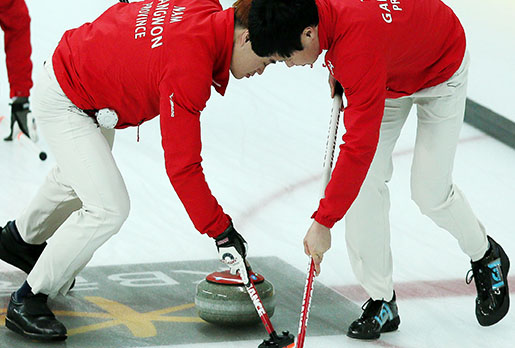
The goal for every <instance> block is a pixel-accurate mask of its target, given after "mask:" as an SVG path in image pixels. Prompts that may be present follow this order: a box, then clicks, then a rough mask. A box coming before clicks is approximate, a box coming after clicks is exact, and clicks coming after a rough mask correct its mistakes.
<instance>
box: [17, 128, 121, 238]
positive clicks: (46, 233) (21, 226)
mask: <svg viewBox="0 0 515 348" xmlns="http://www.w3.org/2000/svg"><path fill="white" fill-rule="evenodd" d="M100 130H101V132H102V134H103V135H104V137H105V138H106V140H107V143H108V144H109V147H110V148H111V149H112V147H113V142H114V130H113V129H106V128H100ZM81 207H82V202H81V200H80V199H79V198H78V197H77V194H76V193H75V191H74V190H73V188H72V187H71V186H70V184H68V183H67V182H66V179H65V178H64V177H63V175H62V173H61V170H60V169H59V167H58V166H57V165H56V166H55V167H54V168H52V170H51V171H50V173H48V176H47V177H46V179H45V182H44V183H43V185H42V186H41V187H40V189H39V191H38V192H37V194H36V196H35V197H34V198H33V199H32V201H31V202H30V203H29V206H28V207H27V208H25V211H24V212H23V213H22V214H21V215H20V216H19V217H18V219H17V220H16V226H17V228H18V231H19V232H20V235H21V237H22V239H23V240H24V241H25V242H27V243H29V244H42V243H43V242H45V241H46V240H47V239H48V238H50V237H51V236H53V234H54V233H55V231H56V230H57V228H58V227H59V226H61V225H62V224H63V222H64V221H65V220H66V219H67V218H68V217H69V216H70V214H71V213H73V212H74V211H76V210H79V209H80V208H81ZM29 227H30V228H29Z"/></svg>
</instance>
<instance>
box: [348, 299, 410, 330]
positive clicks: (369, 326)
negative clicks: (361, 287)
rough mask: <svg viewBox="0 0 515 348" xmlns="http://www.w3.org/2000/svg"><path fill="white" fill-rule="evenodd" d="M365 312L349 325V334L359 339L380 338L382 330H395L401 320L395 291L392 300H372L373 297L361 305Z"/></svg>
mask: <svg viewBox="0 0 515 348" xmlns="http://www.w3.org/2000/svg"><path fill="white" fill-rule="evenodd" d="M361 308H362V309H363V314H361V317H359V318H358V319H356V320H354V322H352V324H350V326H349V330H348V331H347V336H349V337H352V338H358V339H365V340H366V339H375V338H379V336H380V335H381V332H390V331H395V330H397V329H398V328H399V324H400V323H401V320H400V318H399V310H398V309H397V303H396V302H395V292H394V293H393V298H392V300H391V301H390V302H386V301H384V300H375V301H374V300H372V299H371V298H370V299H369V300H368V301H367V302H365V303H364V304H363V306H362V307H361Z"/></svg>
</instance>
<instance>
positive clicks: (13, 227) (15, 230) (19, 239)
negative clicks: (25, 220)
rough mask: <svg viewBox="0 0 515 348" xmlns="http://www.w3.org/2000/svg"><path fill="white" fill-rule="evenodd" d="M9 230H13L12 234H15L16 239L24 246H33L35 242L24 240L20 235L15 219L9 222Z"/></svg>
mask: <svg viewBox="0 0 515 348" xmlns="http://www.w3.org/2000/svg"><path fill="white" fill-rule="evenodd" d="M8 226H9V231H11V235H12V236H13V238H14V240H16V241H17V242H18V243H20V244H21V245H23V246H32V245H33V244H29V243H27V242H25V241H24V240H23V238H22V237H21V236H20V232H18V228H17V227H16V222H15V221H14V220H13V221H11V222H9V224H8Z"/></svg>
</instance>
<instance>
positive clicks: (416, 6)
mask: <svg viewBox="0 0 515 348" xmlns="http://www.w3.org/2000/svg"><path fill="white" fill-rule="evenodd" d="M316 3H317V7H318V11H319V20H320V22H319V26H318V35H319V40H320V48H321V49H322V50H327V53H326V55H325V64H326V65H327V68H328V69H329V72H330V73H331V74H332V75H333V76H334V77H335V79H336V80H337V81H339V82H340V83H341V85H342V87H343V88H344V90H345V96H346V98H347V107H346V108H345V115H344V124H345V129H346V133H345V134H344V136H343V144H342V145H341V146H340V153H339V156H338V159H337V161H336V164H335V168H334V170H333V172H332V175H331V180H330V181H329V184H328V185H327V188H326V190H325V198H323V199H321V200H320V204H319V207H318V210H317V211H316V212H315V213H314V214H313V218H314V219H315V220H316V221H317V222H319V223H321V224H322V225H325V226H326V227H329V228H331V227H332V226H333V225H334V224H335V223H336V222H337V221H339V220H340V219H342V218H343V216H344V215H345V213H346V212H347V210H348V209H349V207H350V206H351V204H352V202H353V201H354V200H355V198H356V197H357V195H358V193H359V189H360V188H361V185H362V184H363V181H364V180H365V177H366V174H367V171H368V169H369V167H370V163H371V162H372V159H373V157H374V153H375V150H376V147H377V142H378V139H379V129H380V127H381V120H382V117H383V111H384V105H385V98H398V97H401V96H407V95H411V94H413V93H414V92H417V91H419V90H421V89H424V88H427V87H431V86H435V85H437V84H439V83H442V82H444V81H446V80H448V79H449V78H450V77H451V76H452V75H453V74H454V73H455V72H456V71H457V70H458V68H459V66H460V65H461V62H462V60H463V57H464V54H465V33H464V31H463V28H462V26H461V24H460V22H459V20H458V18H457V17H456V16H455V14H454V13H453V12H452V10H451V9H450V8H449V7H447V6H446V5H445V4H444V3H442V2H441V1H440V0H361V1H360V0H349V1H341V0H316Z"/></svg>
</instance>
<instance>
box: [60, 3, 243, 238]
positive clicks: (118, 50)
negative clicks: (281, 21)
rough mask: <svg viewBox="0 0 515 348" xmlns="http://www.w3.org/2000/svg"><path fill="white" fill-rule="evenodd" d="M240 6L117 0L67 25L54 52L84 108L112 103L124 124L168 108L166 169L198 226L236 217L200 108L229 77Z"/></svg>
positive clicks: (213, 227) (70, 91)
mask: <svg viewBox="0 0 515 348" xmlns="http://www.w3.org/2000/svg"><path fill="white" fill-rule="evenodd" d="M233 35H234V10H233V9H232V8H230V9H227V10H225V11H223V10H222V7H221V6H220V4H219V2H218V1H217V0H172V1H168V0H154V1H144V2H136V3H131V4H123V3H120V4H117V5H114V6H112V7H111V8H109V9H108V10H107V11H106V12H104V13H103V14H102V15H101V16H100V17H99V18H98V19H96V20H95V21H94V22H92V23H86V24H84V25H82V26H81V27H79V28H77V29H73V30H69V31H67V32H66V33H65V34H64V36H63V38H62V39H61V41H60V43H59V45H58V47H57V49H56V51H55V53H54V55H53V58H52V62H53V66H54V70H55V74H56V77H57V80H58V82H59V85H60V86H61V88H62V89H63V91H64V93H65V94H66V96H67V97H68V98H70V100H71V101H72V102H73V103H74V104H75V105H76V106H77V107H79V108H81V109H84V110H91V109H93V110H94V109H101V108H111V109H114V110H115V111H116V112H117V114H118V118H119V120H118V124H117V126H116V128H125V127H129V126H138V125H140V124H141V123H142V122H145V121H148V120H150V119H152V118H154V117H156V116H157V115H158V114H160V124H161V135H162V146H163V149H164V157H165V165H166V171H167V174H168V176H169V178H170V181H171V183H172V185H173V187H174V189H175V191H176V192H177V195H178V196H179V198H180V200H181V201H182V203H183V205H184V207H185V208H186V211H187V212H188V215H189V216H190V218H191V220H192V222H193V224H194V225H195V227H196V228H197V229H198V230H199V231H200V232H201V233H206V234H207V235H209V236H210V237H215V236H217V235H219V234H220V233H222V232H223V231H224V230H225V229H226V228H227V227H228V226H229V224H230V217H229V216H228V215H226V214H225V213H224V211H223V210H222V207H221V206H220V205H219V204H218V202H217V201H216V199H215V197H214V196H213V195H212V194H211V191H210V189H209V187H208V185H207V183H206V180H205V177H204V173H203V169H202V166H201V162H202V158H201V155H200V152H201V145H202V144H201V138H200V120H199V117H200V112H201V110H202V109H204V107H205V105H206V102H207V100H208V99H209V96H210V93H211V86H212V85H213V86H214V87H215V89H216V90H217V91H218V92H219V93H220V94H222V95H223V94H224V93H225V89H226V87H227V83H228V81H229V68H230V63H231V56H232V46H233Z"/></svg>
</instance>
